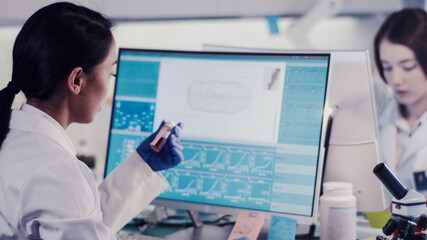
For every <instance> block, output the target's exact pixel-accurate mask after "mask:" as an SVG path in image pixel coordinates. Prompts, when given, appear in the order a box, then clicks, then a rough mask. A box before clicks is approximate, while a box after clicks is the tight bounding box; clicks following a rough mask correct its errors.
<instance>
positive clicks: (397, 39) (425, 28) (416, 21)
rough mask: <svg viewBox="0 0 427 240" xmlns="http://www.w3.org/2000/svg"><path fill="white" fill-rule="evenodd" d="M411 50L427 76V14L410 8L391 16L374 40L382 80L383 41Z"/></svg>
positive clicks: (375, 55)
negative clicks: (381, 49) (381, 44)
mask: <svg viewBox="0 0 427 240" xmlns="http://www.w3.org/2000/svg"><path fill="white" fill-rule="evenodd" d="M384 39H386V40H388V41H390V42H391V43H395V44H401V45H404V46H406V47H408V48H410V49H411V50H412V51H413V52H414V53H415V57H416V59H417V61H418V63H419V64H420V65H421V68H422V70H423V71H424V73H426V75H427V13H426V12H425V11H424V10H422V9H416V8H413V9H411V8H409V9H403V10H401V11H399V12H395V13H393V14H391V15H390V16H389V17H388V18H387V19H386V20H385V22H384V23H383V24H382V25H381V27H380V29H379V30H378V32H377V34H376V36H375V40H374V57H375V64H376V65H377V69H378V72H379V74H380V76H381V78H382V79H383V80H384V81H386V79H385V77H384V72H383V67H382V64H381V60H380V52H379V46H380V43H381V41H382V40H384Z"/></svg>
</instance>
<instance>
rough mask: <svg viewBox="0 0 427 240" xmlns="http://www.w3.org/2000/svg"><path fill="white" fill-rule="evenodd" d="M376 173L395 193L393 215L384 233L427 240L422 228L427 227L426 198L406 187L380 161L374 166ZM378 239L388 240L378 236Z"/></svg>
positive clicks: (408, 239)
mask: <svg viewBox="0 0 427 240" xmlns="http://www.w3.org/2000/svg"><path fill="white" fill-rule="evenodd" d="M374 174H375V175H376V176H377V177H378V179H379V180H380V181H381V182H382V184H383V185H384V186H385V187H386V188H387V190H388V191H389V192H390V193H391V194H392V195H393V199H392V201H391V217H390V219H389V220H388V222H387V223H386V224H385V226H384V227H383V229H382V230H383V233H384V234H385V235H387V236H390V235H392V234H393V233H394V234H393V238H392V239H393V240H427V236H426V234H424V233H422V232H421V231H420V230H425V229H426V228H427V215H426V214H427V208H426V198H425V197H424V196H423V195H421V194H420V193H418V192H416V191H414V190H412V189H406V188H405V187H404V186H403V185H402V183H401V182H400V181H399V180H398V179H397V178H396V176H395V175H394V174H393V173H392V172H391V171H390V169H389V168H388V167H387V166H386V165H385V164H384V163H380V164H378V165H377V166H375V168H374ZM376 239H377V240H387V239H388V238H386V237H383V236H377V238H376Z"/></svg>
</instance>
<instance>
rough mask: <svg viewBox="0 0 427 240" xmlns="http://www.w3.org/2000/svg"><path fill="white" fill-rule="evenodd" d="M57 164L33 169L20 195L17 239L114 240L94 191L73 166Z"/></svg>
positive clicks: (65, 163) (64, 162)
mask: <svg viewBox="0 0 427 240" xmlns="http://www.w3.org/2000/svg"><path fill="white" fill-rule="evenodd" d="M73 161H77V160H75V159H70V161H56V162H53V163H50V164H47V165H45V166H42V167H41V168H38V169H36V170H35V171H34V172H33V173H32V174H31V176H29V177H28V178H27V180H26V182H25V183H24V184H23V185H22V188H21V191H20V195H21V196H20V200H19V203H16V204H19V208H20V211H19V212H17V213H16V214H19V221H20V222H19V227H18V231H20V232H21V233H20V234H19V235H21V236H25V238H28V239H51V240H57V239H58V240H59V239H99V240H101V239H102V240H104V239H115V237H114V234H113V232H112V231H111V229H110V228H109V227H108V226H106V225H105V224H104V222H103V219H102V212H101V209H100V208H99V199H98V197H97V192H96V191H97V189H96V188H95V189H92V188H91V187H90V184H88V181H87V179H86V178H84V177H83V175H82V173H81V172H80V171H79V169H78V167H77V166H76V164H74V163H73ZM68 163H70V164H68Z"/></svg>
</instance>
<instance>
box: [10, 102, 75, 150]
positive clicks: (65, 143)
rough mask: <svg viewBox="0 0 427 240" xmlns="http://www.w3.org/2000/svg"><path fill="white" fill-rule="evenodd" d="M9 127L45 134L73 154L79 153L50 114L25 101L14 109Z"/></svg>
mask: <svg viewBox="0 0 427 240" xmlns="http://www.w3.org/2000/svg"><path fill="white" fill-rule="evenodd" d="M9 128H10V129H17V130H21V131H27V132H33V133H37V134H42V135H45V136H47V137H49V138H51V139H53V140H54V141H55V142H57V143H58V144H60V145H61V146H62V147H63V148H64V149H65V150H67V152H69V153H70V154H72V155H73V156H76V154H77V151H76V149H75V148H74V145H73V143H72V141H71V139H70V137H68V135H67V133H66V131H65V129H64V128H63V127H62V126H61V125H60V124H59V123H58V122H57V121H56V120H55V119H54V118H52V117H51V116H50V115H48V114H47V113H45V112H43V111H41V110H40V109H38V108H36V107H33V106H31V105H29V104H25V103H24V104H22V106H21V108H20V109H14V110H12V115H11V118H10V125H9Z"/></svg>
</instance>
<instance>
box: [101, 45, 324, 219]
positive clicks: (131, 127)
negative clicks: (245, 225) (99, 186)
mask: <svg viewBox="0 0 427 240" xmlns="http://www.w3.org/2000/svg"><path fill="white" fill-rule="evenodd" d="M329 58H330V56H329V54H297V53H295V54H267V53H265V54H255V53H224V52H223V53H221V52H186V51H162V50H143V49H120V51H119V61H118V67H117V79H116V83H115V91H114V98H113V110H112V117H111V127H110V136H109V143H108V153H107V162H106V167H105V175H107V174H108V173H110V172H111V171H112V170H113V169H114V168H115V167H116V166H117V165H118V164H120V163H121V162H122V161H124V160H125V159H126V157H127V156H128V155H129V154H130V153H131V152H132V151H134V150H135V148H136V147H137V146H138V145H139V144H140V142H142V141H143V140H144V139H145V138H146V137H147V136H149V135H150V134H152V133H153V132H154V131H156V130H157V128H158V127H159V125H160V123H161V122H162V120H168V121H174V122H182V123H183V125H184V128H183V131H182V135H181V143H182V144H183V146H184V150H183V154H184V161H183V162H182V163H181V164H179V165H178V166H176V167H174V168H171V169H168V170H165V171H162V173H163V175H164V176H165V178H166V179H167V180H168V182H169V183H170V187H169V188H167V189H166V190H165V191H164V192H163V193H162V194H160V195H159V196H158V198H157V199H156V200H155V201H154V204H161V205H167V206H169V207H175V208H179V209H193V210H198V211H207V212H216V211H218V212H225V213H230V212H236V211H239V210H242V209H243V210H253V211H262V212H268V213H272V214H278V215H280V214H284V215H288V216H292V217H293V218H294V219H297V220H298V221H299V222H302V223H312V222H314V221H315V219H314V218H315V216H316V212H317V203H318V197H319V193H320V179H321V172H322V171H321V168H322V164H323V163H322V161H323V148H322V144H323V139H324V137H323V134H324V131H323V130H324V122H325V121H324V114H323V111H324V105H325V99H326V90H327V83H328V81H327V80H328V69H329Z"/></svg>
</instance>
